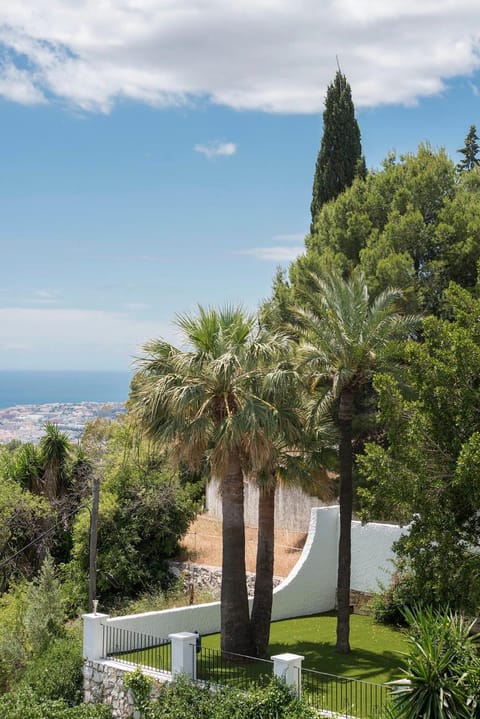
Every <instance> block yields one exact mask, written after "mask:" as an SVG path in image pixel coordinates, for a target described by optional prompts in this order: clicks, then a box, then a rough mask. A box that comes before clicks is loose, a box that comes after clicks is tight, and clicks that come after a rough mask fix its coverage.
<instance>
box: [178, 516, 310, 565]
mask: <svg viewBox="0 0 480 719" xmlns="http://www.w3.org/2000/svg"><path fill="white" fill-rule="evenodd" d="M257 537H258V530H257V528H256V527H246V528H245V560H246V565H247V572H255V560H256V555H257ZM306 538H307V533H306V532H290V531H288V530H286V529H277V530H276V531H275V559H274V569H273V573H274V575H275V576H276V577H286V576H288V574H289V573H290V571H291V570H292V569H293V567H294V566H295V564H296V563H297V561H298V560H299V558H300V554H301V552H302V549H303V545H304V544H305V540H306ZM179 559H182V560H183V561H190V562H195V563H196V564H207V565H209V566H212V567H220V566H221V565H222V522H221V521H220V520H218V519H216V518H213V517H210V516H209V515H208V514H200V515H199V516H198V517H197V518H196V519H195V520H194V521H193V522H192V524H191V525H190V527H189V530H188V532H187V534H186V535H185V537H184V538H183V541H182V554H181V557H179Z"/></svg>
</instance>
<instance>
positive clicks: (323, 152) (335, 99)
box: [310, 70, 366, 232]
mask: <svg viewBox="0 0 480 719" xmlns="http://www.w3.org/2000/svg"><path fill="white" fill-rule="evenodd" d="M365 175H366V166H365V158H364V157H363V156H362V143H361V141H360V128H359V127H358V122H357V121H356V119H355V108H354V105H353V101H352V91H351V88H350V85H349V83H348V82H347V78H346V77H345V75H344V74H343V73H342V72H340V70H338V71H337V74H336V75H335V79H334V81H333V82H332V83H331V84H330V85H329V86H328V88H327V95H326V98H325V111H324V113H323V136H322V142H321V145H320V150H319V153H318V157H317V164H316V167H315V176H314V178H313V192H312V204H311V205H310V211H311V213H312V222H311V225H310V232H312V231H313V224H314V222H315V218H316V216H317V215H318V212H319V210H320V208H321V207H322V205H323V204H324V203H325V202H328V201H329V200H333V199H334V198H335V197H337V196H338V195H339V194H340V193H341V192H343V190H344V189H345V188H346V187H349V186H350V185H351V184H352V182H353V180H354V178H355V177H357V176H360V177H365Z"/></svg>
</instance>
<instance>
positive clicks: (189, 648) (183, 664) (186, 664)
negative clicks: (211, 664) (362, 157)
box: [168, 632, 197, 680]
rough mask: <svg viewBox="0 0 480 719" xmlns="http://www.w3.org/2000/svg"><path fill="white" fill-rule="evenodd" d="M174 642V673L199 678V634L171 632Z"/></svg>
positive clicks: (170, 636)
mask: <svg viewBox="0 0 480 719" xmlns="http://www.w3.org/2000/svg"><path fill="white" fill-rule="evenodd" d="M168 638H169V639H170V641H171V642H172V675H173V676H175V674H185V675H186V676H187V677H189V678H190V679H194V680H195V679H196V678H197V652H196V641H197V635H196V634H194V633H193V632H177V633H176V634H169V635H168Z"/></svg>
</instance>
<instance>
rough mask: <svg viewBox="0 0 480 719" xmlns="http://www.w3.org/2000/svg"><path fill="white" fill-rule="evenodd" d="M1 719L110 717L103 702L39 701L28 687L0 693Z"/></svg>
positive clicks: (84, 718) (107, 718) (90, 718)
mask: <svg viewBox="0 0 480 719" xmlns="http://www.w3.org/2000/svg"><path fill="white" fill-rule="evenodd" d="M0 716H1V717H2V719H111V717H112V712H111V709H110V707H107V706H105V705H104V704H96V705H94V704H79V705H78V706H76V707H70V706H68V705H67V704H66V703H65V702H64V701H62V700H61V699H57V700H52V699H49V700H42V701H39V700H38V699H37V697H36V696H35V695H34V694H33V692H32V691H31V690H29V689H23V690H22V691H19V692H15V693H10V694H3V695H0Z"/></svg>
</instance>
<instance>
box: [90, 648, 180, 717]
mask: <svg viewBox="0 0 480 719" xmlns="http://www.w3.org/2000/svg"><path fill="white" fill-rule="evenodd" d="M133 670H134V667H129V666H125V667H123V666H120V665H119V664H118V662H115V661H98V662H95V661H92V660H91V659H85V661H84V665H83V692H84V694H83V697H84V701H85V703H87V704H107V705H109V706H111V708H112V716H113V719H130V717H131V716H132V714H133V717H134V719H139V715H138V713H137V712H134V703H133V696H132V693H131V691H130V690H127V689H125V684H124V680H125V675H126V674H127V673H128V672H132V671H133ZM144 673H145V674H146V675H147V676H148V675H149V672H147V671H145V672H144ZM152 678H153V679H154V683H153V684H152V693H151V696H152V699H154V698H156V697H157V696H158V687H159V684H160V683H162V680H161V678H160V677H158V676H155V677H152ZM165 681H168V679H167V678H165Z"/></svg>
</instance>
